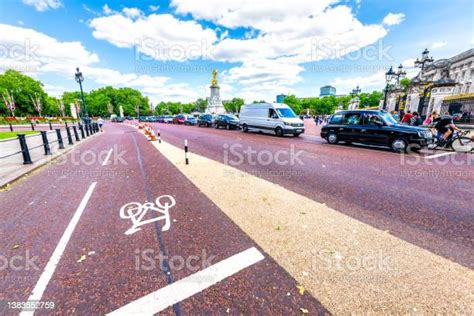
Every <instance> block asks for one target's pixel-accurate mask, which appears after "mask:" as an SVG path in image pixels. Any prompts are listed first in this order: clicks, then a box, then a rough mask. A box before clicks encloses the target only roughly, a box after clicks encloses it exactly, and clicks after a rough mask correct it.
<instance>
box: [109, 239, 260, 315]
mask: <svg viewBox="0 0 474 316" xmlns="http://www.w3.org/2000/svg"><path fill="white" fill-rule="evenodd" d="M263 259H265V257H264V256H263V254H262V253H261V252H260V251H258V250H257V249H256V248H255V247H252V248H249V249H247V250H244V251H242V252H240V253H238V254H236V255H233V256H232V257H229V258H227V259H224V260H222V261H220V262H218V263H216V264H214V265H212V266H210V267H207V268H205V269H204V270H201V271H199V272H196V273H195V274H192V275H190V276H187V277H185V278H183V279H181V280H179V281H176V282H174V283H171V284H169V285H167V286H166V287H163V288H161V289H159V290H157V291H155V292H153V293H150V294H148V295H146V296H144V297H142V298H140V299H137V300H135V301H133V302H131V303H129V304H127V305H125V306H123V307H121V308H119V309H117V310H115V311H113V312H111V313H109V314H108V315H136V314H139V315H153V314H156V313H158V312H161V311H163V310H164V309H166V308H167V307H169V306H172V305H174V304H176V303H179V302H181V301H183V300H185V299H187V298H189V297H191V296H193V295H195V294H197V293H199V292H201V291H203V290H205V289H206V288H208V287H211V286H212V285H214V284H216V283H217V282H220V281H222V280H224V279H226V278H228V277H230V276H232V275H234V274H236V273H237V272H239V271H241V270H243V269H245V268H247V267H250V266H251V265H253V264H255V263H257V262H259V261H261V260H263Z"/></svg>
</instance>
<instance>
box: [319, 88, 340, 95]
mask: <svg viewBox="0 0 474 316" xmlns="http://www.w3.org/2000/svg"><path fill="white" fill-rule="evenodd" d="M331 95H332V96H335V95H336V88H334V87H333V86H323V87H321V88H320V89H319V96H320V97H327V96H331Z"/></svg>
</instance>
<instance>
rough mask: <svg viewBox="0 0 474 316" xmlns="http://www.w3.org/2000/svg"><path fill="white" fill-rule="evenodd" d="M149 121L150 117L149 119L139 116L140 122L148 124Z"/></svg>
mask: <svg viewBox="0 0 474 316" xmlns="http://www.w3.org/2000/svg"><path fill="white" fill-rule="evenodd" d="M147 120H148V117H147V116H139V117H138V121H139V122H147Z"/></svg>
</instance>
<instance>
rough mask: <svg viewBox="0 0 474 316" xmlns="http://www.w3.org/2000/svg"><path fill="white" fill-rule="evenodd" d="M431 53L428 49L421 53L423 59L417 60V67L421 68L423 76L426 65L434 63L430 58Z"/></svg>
mask: <svg viewBox="0 0 474 316" xmlns="http://www.w3.org/2000/svg"><path fill="white" fill-rule="evenodd" d="M429 54H430V51H429V50H428V48H425V50H424V51H423V52H422V53H421V59H418V58H417V59H416V60H415V67H418V68H421V74H422V75H423V71H424V69H425V64H430V63H432V62H433V61H434V59H433V57H430V56H429Z"/></svg>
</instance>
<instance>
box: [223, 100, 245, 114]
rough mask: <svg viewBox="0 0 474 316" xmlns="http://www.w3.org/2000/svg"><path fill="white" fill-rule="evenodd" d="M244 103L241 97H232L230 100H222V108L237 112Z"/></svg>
mask: <svg viewBox="0 0 474 316" xmlns="http://www.w3.org/2000/svg"><path fill="white" fill-rule="evenodd" d="M244 103H245V102H244V99H242V98H233V99H232V100H230V101H226V102H224V108H225V110H226V111H227V112H233V113H239V112H240V108H241V107H242V105H244Z"/></svg>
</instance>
